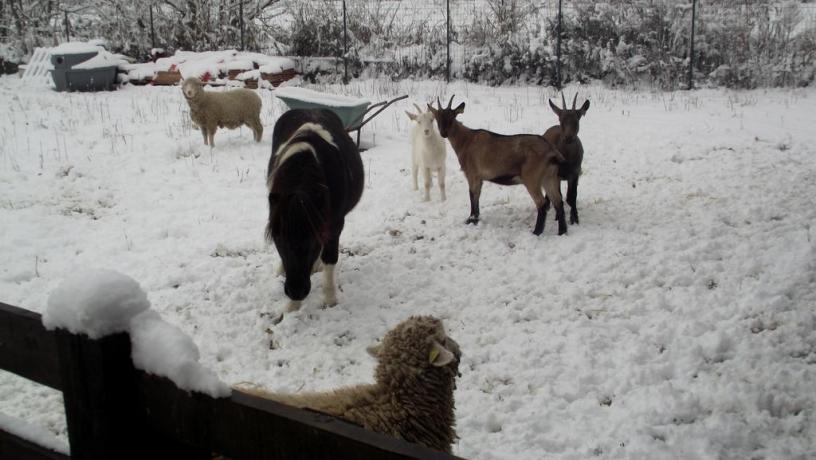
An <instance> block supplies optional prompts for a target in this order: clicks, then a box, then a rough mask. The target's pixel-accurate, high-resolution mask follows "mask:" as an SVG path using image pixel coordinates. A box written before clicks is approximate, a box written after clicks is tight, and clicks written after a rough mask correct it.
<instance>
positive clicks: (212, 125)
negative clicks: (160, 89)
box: [181, 77, 263, 147]
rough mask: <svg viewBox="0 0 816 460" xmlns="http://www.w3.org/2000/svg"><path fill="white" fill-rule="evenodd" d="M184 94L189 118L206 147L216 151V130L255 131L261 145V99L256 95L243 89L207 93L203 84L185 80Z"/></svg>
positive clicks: (199, 81) (191, 79) (182, 88)
mask: <svg viewBox="0 0 816 460" xmlns="http://www.w3.org/2000/svg"><path fill="white" fill-rule="evenodd" d="M181 90H182V92H183V93H184V97H185V99H187V103H188V104H189V105H190V118H192V119H193V123H195V124H196V125H198V127H199V128H200V129H201V134H203V135H204V145H209V146H210V147H215V141H214V139H213V138H214V137H215V130H216V129H217V128H229V129H235V128H238V127H239V126H241V125H246V126H248V127H249V128H250V129H251V130H252V132H253V134H254V135H255V142H261V139H262V137H263V125H262V124H261V98H260V97H259V96H258V95H257V94H256V93H255V91H252V90H249V89H243V88H241V89H235V90H232V91H225V92H214V91H204V85H203V83H201V80H199V79H198V78H195V77H191V78H187V79H186V80H184V83H183V84H182V85H181Z"/></svg>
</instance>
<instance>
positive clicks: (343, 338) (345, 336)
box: [334, 331, 357, 347]
mask: <svg viewBox="0 0 816 460" xmlns="http://www.w3.org/2000/svg"><path fill="white" fill-rule="evenodd" d="M356 338H357V337H355V336H354V334H352V333H351V331H344V332H343V333H342V334H340V335H338V336H337V337H335V338H334V344H335V345H337V346H338V347H345V346H346V345H348V344H350V343H351V342H352V341H354V339H356Z"/></svg>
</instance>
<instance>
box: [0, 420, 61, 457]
mask: <svg viewBox="0 0 816 460" xmlns="http://www.w3.org/2000/svg"><path fill="white" fill-rule="evenodd" d="M0 430H3V431H6V432H7V433H11V434H13V435H14V436H18V437H20V438H23V439H25V440H26V441H29V442H32V443H34V444H37V445H38V446H41V447H45V448H46V449H49V450H53V451H54V452H59V453H61V454H64V455H71V448H70V446H69V445H68V443H67V442H66V441H65V440H64V439H60V438H58V437H56V436H54V435H53V434H51V432H49V431H48V430H46V429H44V428H42V427H39V426H37V425H32V424H30V423H28V422H26V421H25V420H21V419H19V418H17V417H12V416H10V415H6V414H4V413H2V412H0Z"/></svg>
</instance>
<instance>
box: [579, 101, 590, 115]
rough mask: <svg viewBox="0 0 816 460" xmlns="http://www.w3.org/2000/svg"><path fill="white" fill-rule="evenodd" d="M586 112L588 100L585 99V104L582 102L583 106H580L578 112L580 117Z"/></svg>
mask: <svg viewBox="0 0 816 460" xmlns="http://www.w3.org/2000/svg"><path fill="white" fill-rule="evenodd" d="M587 110H589V99H587V101H586V102H584V105H582V106H581V109H580V110H579V111H580V112H581V116H582V117H583V116H584V115H586V113H587Z"/></svg>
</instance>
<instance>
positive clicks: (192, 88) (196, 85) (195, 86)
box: [181, 77, 203, 99]
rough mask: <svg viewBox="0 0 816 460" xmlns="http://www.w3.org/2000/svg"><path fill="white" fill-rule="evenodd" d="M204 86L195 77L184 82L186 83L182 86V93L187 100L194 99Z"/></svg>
mask: <svg viewBox="0 0 816 460" xmlns="http://www.w3.org/2000/svg"><path fill="white" fill-rule="evenodd" d="M202 86H203V84H202V83H201V80H199V79H198V78H195V77H190V78H188V79H186V80H184V83H182V84H181V91H182V92H183V93H184V97H186V98H187V99H194V98H195V97H196V96H197V95H198V94H199V93H200V92H201V91H203V88H202Z"/></svg>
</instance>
